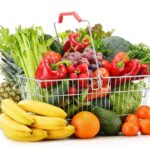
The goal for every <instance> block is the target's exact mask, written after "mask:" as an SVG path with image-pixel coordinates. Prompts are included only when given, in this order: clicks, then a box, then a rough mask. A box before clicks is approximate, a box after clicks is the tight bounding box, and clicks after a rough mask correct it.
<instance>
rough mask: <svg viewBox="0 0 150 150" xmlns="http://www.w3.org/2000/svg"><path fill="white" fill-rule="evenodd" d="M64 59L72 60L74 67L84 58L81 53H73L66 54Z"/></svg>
mask: <svg viewBox="0 0 150 150" xmlns="http://www.w3.org/2000/svg"><path fill="white" fill-rule="evenodd" d="M63 57H64V58H65V59H67V60H70V61H71V63H72V64H73V65H77V64H79V62H80V60H81V58H82V54H81V53H80V52H71V53H65V54H64V56H63Z"/></svg>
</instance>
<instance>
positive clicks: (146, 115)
mask: <svg viewBox="0 0 150 150" xmlns="http://www.w3.org/2000/svg"><path fill="white" fill-rule="evenodd" d="M136 113H137V116H138V117H139V118H141V119H150V107H149V106H145V105H143V106H140V107H139V108H138V109H137V111H136Z"/></svg>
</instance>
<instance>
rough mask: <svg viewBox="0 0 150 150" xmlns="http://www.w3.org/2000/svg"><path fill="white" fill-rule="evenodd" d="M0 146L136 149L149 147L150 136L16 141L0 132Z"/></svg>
mask: <svg viewBox="0 0 150 150" xmlns="http://www.w3.org/2000/svg"><path fill="white" fill-rule="evenodd" d="M0 137H1V140H0V146H1V145H2V146H3V149H11V150H12V149H15V150H30V149H32V150H33V149H36V150H42V149H49V150H57V149H59V150H60V149H61V150H62V149H63V150H96V149H99V150H102V149H103V150H113V149H115V150H118V149H119V150H122V149H126V150H127V149H128V150H131V149H132V150H134V149H136V150H138V149H143V148H144V149H147V150H148V149H149V141H150V136H136V137H124V136H114V137H97V138H94V139H89V140H79V139H67V140H57V141H42V142H36V143H33V142H30V143H29V142H28V143H27V142H16V141H11V140H9V139H7V138H6V137H5V136H3V135H2V133H1V132H0Z"/></svg>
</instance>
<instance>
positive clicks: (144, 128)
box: [139, 119, 150, 135]
mask: <svg viewBox="0 0 150 150" xmlns="http://www.w3.org/2000/svg"><path fill="white" fill-rule="evenodd" d="M139 125H140V131H141V133H142V134H146V135H150V119H142V120H140V124H139Z"/></svg>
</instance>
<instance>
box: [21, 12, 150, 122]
mask: <svg viewBox="0 0 150 150" xmlns="http://www.w3.org/2000/svg"><path fill="white" fill-rule="evenodd" d="M66 15H73V16H74V17H75V18H76V19H77V20H78V21H79V22H87V25H88V29H89V33H90V36H91V39H92V49H93V52H94V55H95V62H96V66H97V68H99V66H98V62H97V58H96V51H95V48H94V43H93V38H92V32H91V27H90V23H89V21H87V20H82V19H81V18H80V17H79V15H78V14H77V13H76V12H69V13H61V14H60V15H59V21H58V23H62V21H63V17H64V16H66ZM56 24H57V23H54V28H55V31H56V35H57V40H58V41H59V37H58V33H57V28H56ZM47 83H50V84H51V83H55V86H50V87H49V86H45V88H41V84H45V85H47ZM106 83H107V84H106ZM18 84H19V86H20V89H21V92H22V97H23V98H24V99H34V100H38V101H44V102H46V103H50V104H53V105H56V106H59V107H60V108H62V109H64V110H65V111H66V112H67V113H68V119H70V118H71V117H72V116H73V115H74V114H75V113H77V112H80V111H83V110H90V109H91V108H92V107H93V106H100V107H103V108H105V109H108V110H112V111H114V112H116V113H117V114H118V115H126V114H129V113H134V112H135V110H136V108H137V107H138V106H139V105H141V104H147V101H148V99H149V98H150V76H149V75H137V76H113V77H103V76H102V75H101V74H100V72H99V76H98V77H88V78H77V79H61V80H37V79H33V78H27V77H22V76H19V77H18ZM70 86H75V87H76V94H69V93H68V91H69V87H70ZM33 107H34V106H33Z"/></svg>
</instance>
